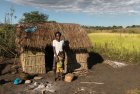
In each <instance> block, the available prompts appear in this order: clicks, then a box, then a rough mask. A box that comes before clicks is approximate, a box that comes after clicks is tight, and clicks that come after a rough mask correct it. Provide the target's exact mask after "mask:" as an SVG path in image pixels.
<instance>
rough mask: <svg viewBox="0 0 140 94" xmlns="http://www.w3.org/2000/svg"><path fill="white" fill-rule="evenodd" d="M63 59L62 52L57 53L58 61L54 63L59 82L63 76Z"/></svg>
mask: <svg viewBox="0 0 140 94" xmlns="http://www.w3.org/2000/svg"><path fill="white" fill-rule="evenodd" d="M63 59H64V54H63V52H59V54H58V60H57V61H56V73H57V75H58V79H59V80H62V76H63Z"/></svg>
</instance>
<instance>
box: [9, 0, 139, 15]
mask: <svg viewBox="0 0 140 94" xmlns="http://www.w3.org/2000/svg"><path fill="white" fill-rule="evenodd" d="M7 1H10V2H13V3H16V4H24V5H29V6H34V7H40V8H43V9H51V10H55V11H68V12H85V13H93V14H105V13H106V14H120V13H121V14H122V13H123V14H129V13H131V14H139V13H140V9H139V5H140V0H7Z"/></svg>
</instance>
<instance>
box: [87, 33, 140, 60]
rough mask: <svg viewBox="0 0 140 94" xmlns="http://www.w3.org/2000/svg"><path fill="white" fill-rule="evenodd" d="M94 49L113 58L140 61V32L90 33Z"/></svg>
mask: <svg viewBox="0 0 140 94" xmlns="http://www.w3.org/2000/svg"><path fill="white" fill-rule="evenodd" d="M88 36H89V38H90V40H91V42H92V44H93V48H94V51H96V52H98V53H100V54H102V55H103V56H104V57H107V58H109V59H112V60H118V61H126V62H128V63H140V34H129V33H89V34H88Z"/></svg>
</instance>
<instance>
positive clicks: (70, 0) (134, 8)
mask: <svg viewBox="0 0 140 94" xmlns="http://www.w3.org/2000/svg"><path fill="white" fill-rule="evenodd" d="M11 7H13V8H14V9H15V15H16V16H17V19H14V23H17V22H18V21H19V19H21V18H22V15H23V13H25V12H30V11H40V12H41V13H44V14H48V15H49V20H55V21H57V22H61V23H78V24H81V25H90V26H113V25H122V26H128V25H134V24H135V25H140V0H0V22H4V17H5V14H6V13H8V12H9V11H10V8H11Z"/></svg>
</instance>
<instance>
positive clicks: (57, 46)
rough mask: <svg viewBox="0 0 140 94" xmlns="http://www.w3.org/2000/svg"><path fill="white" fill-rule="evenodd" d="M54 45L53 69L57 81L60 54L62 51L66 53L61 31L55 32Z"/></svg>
mask: <svg viewBox="0 0 140 94" xmlns="http://www.w3.org/2000/svg"><path fill="white" fill-rule="evenodd" d="M52 45H53V51H54V60H53V71H54V78H55V81H56V79H57V77H56V76H57V75H56V62H57V61H58V59H59V58H58V54H59V53H60V52H61V53H63V54H64V53H65V52H64V49H63V48H64V40H61V33H60V32H59V31H58V32H56V33H55V39H54V40H53V42H52ZM63 59H64V58H63ZM63 61H64V60H63ZM63 63H64V62H63ZM63 65H64V64H63Z"/></svg>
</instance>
